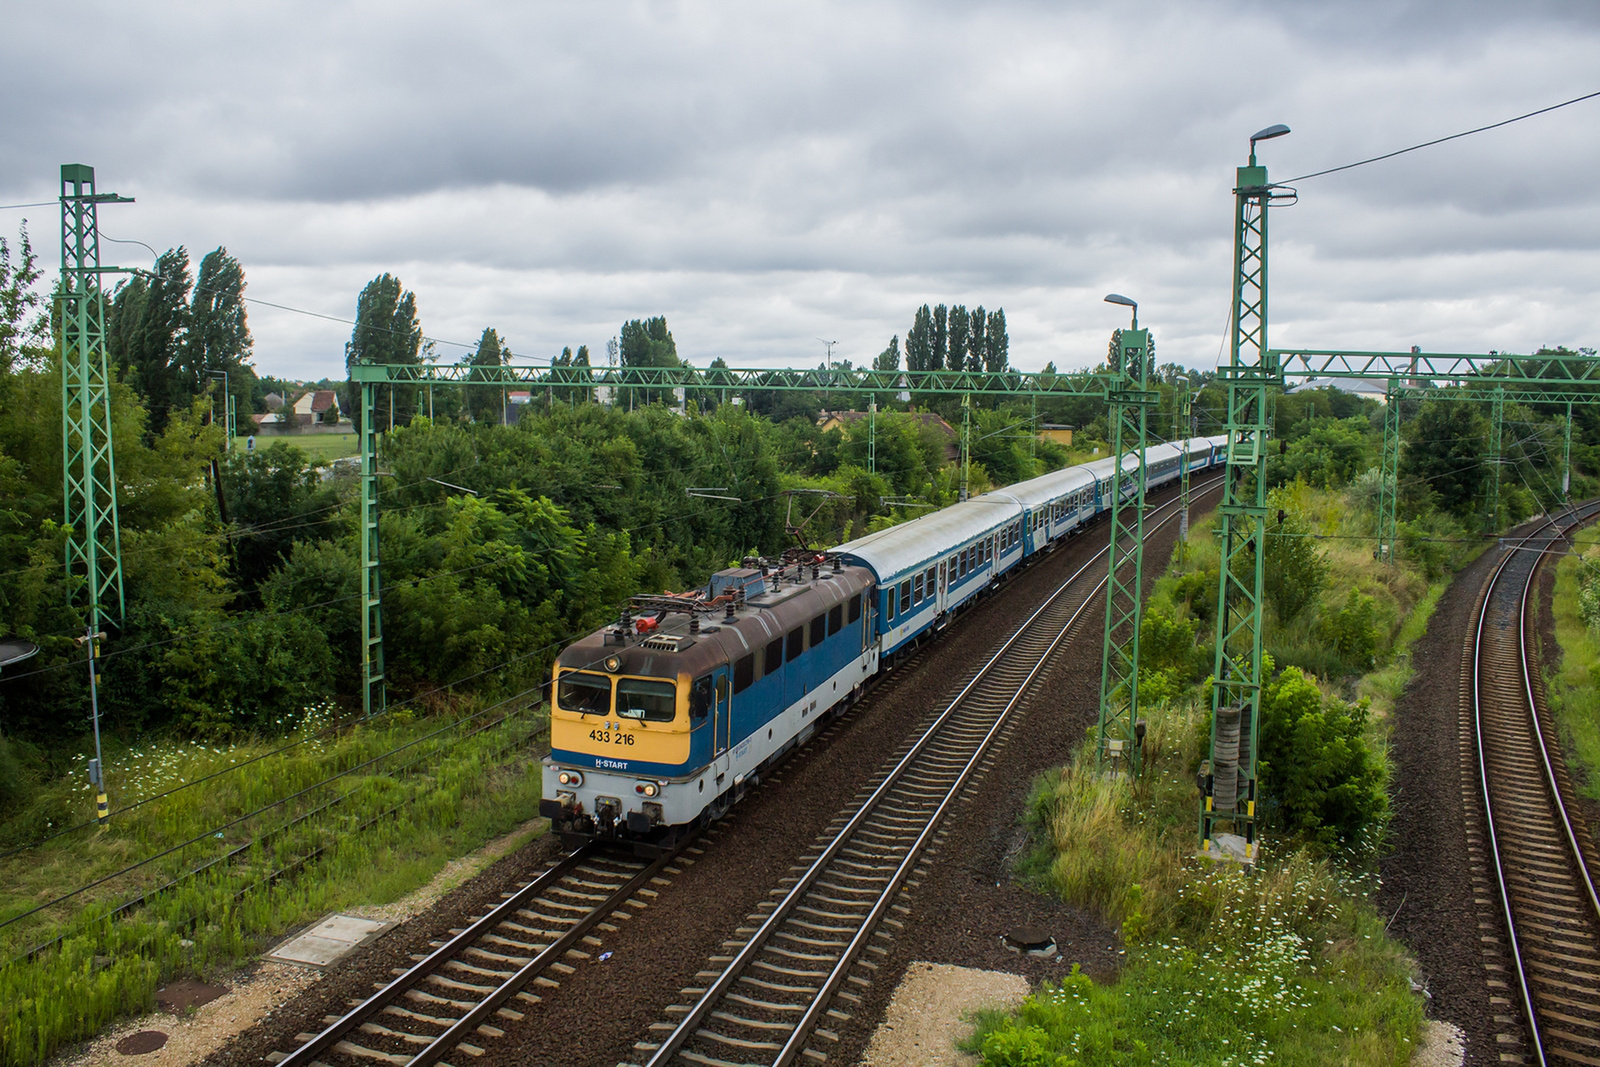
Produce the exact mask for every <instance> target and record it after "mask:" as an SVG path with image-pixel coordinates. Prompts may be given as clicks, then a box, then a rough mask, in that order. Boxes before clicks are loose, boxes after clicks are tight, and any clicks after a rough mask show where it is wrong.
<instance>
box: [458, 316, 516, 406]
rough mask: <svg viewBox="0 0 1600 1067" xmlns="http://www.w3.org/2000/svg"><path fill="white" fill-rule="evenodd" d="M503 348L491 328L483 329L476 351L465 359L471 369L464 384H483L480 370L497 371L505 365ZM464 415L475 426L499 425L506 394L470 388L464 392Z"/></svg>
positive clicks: (483, 387)
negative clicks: (478, 382) (492, 368)
mask: <svg viewBox="0 0 1600 1067" xmlns="http://www.w3.org/2000/svg"><path fill="white" fill-rule="evenodd" d="M505 356H506V352H505V346H504V344H503V343H502V342H501V340H500V334H499V333H498V332H496V330H495V328H494V327H493V326H485V327H484V328H483V335H482V336H480V337H479V338H478V347H477V349H475V350H474V351H473V353H472V355H470V356H468V357H467V363H468V364H469V365H470V366H471V367H472V368H473V369H472V370H471V371H468V372H467V381H469V382H471V381H484V380H486V379H487V378H488V376H487V375H484V374H481V373H480V372H479V371H478V369H477V368H479V367H499V366H502V365H503V364H504V363H505ZM466 394H467V396H466V399H467V414H469V415H471V416H472V420H473V421H474V422H499V421H501V419H502V418H503V417H504V415H505V390H504V389H498V388H494V387H491V386H487V385H472V386H468V387H467V390H466Z"/></svg>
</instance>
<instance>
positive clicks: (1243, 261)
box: [1200, 125, 1290, 863]
mask: <svg viewBox="0 0 1600 1067" xmlns="http://www.w3.org/2000/svg"><path fill="white" fill-rule="evenodd" d="M1288 132H1289V127H1287V126H1282V125H1278V126H1269V127H1267V128H1266V129H1264V130H1261V131H1260V132H1258V133H1256V134H1255V135H1254V136H1253V137H1251V138H1250V162H1249V164H1248V165H1246V166H1243V167H1240V168H1238V170H1237V172H1236V174H1235V183H1234V190H1233V202H1234V223H1233V262H1234V270H1233V315H1232V322H1233V336H1232V341H1231V344H1230V348H1229V358H1228V364H1227V366H1225V367H1223V368H1220V374H1221V377H1222V378H1223V384H1224V387H1225V388H1226V389H1227V391H1228V392H1227V395H1228V401H1227V402H1228V408H1227V423H1226V426H1227V435H1228V443H1227V450H1228V452H1227V473H1226V475H1225V476H1224V480H1223V490H1222V494H1223V495H1222V503H1221V504H1220V505H1219V506H1218V508H1217V510H1218V511H1219V512H1220V513H1221V517H1222V546H1221V548H1222V553H1221V556H1222V558H1221V566H1220V567H1219V568H1218V579H1217V629H1216V658H1215V660H1214V661H1213V664H1214V665H1213V671H1212V674H1213V677H1214V678H1215V679H1216V681H1215V684H1214V685H1213V687H1212V697H1211V707H1212V716H1211V759H1210V760H1209V761H1207V763H1206V764H1203V765H1202V766H1201V774H1202V789H1203V792H1204V795H1203V796H1202V798H1201V805H1200V848H1201V854H1202V855H1207V856H1218V855H1222V854H1225V853H1224V852H1223V850H1221V849H1220V848H1216V849H1214V848H1213V844H1214V839H1215V835H1216V826H1217V824H1219V823H1227V824H1230V825H1231V826H1232V828H1233V831H1234V833H1235V834H1236V835H1237V834H1239V832H1240V831H1243V834H1242V835H1241V836H1243V838H1244V848H1243V852H1244V857H1243V858H1244V860H1245V862H1247V863H1251V862H1254V861H1255V857H1256V840H1255V825H1256V750H1257V748H1258V745H1257V743H1256V741H1257V738H1258V737H1259V736H1260V732H1259V731H1260V718H1261V636H1262V635H1261V591H1262V585H1263V579H1264V577H1265V567H1266V548H1267V417H1268V400H1269V398H1270V395H1271V393H1270V386H1271V385H1273V384H1274V383H1275V382H1277V381H1278V379H1279V375H1278V367H1277V363H1276V359H1275V357H1273V355H1272V354H1271V353H1270V352H1269V350H1268V348H1267V208H1268V206H1269V205H1270V203H1271V201H1272V199H1273V196H1274V192H1273V189H1272V185H1271V183H1270V182H1269V181H1268V180H1267V168H1266V167H1262V166H1258V165H1257V164H1256V142H1257V141H1265V140H1268V139H1270V138H1273V137H1281V136H1283V135H1284V134H1286V133H1288ZM1281 195H1285V196H1287V195H1290V194H1289V193H1287V192H1286V193H1283V194H1281Z"/></svg>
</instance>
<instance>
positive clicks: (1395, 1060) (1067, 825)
mask: <svg viewBox="0 0 1600 1067" xmlns="http://www.w3.org/2000/svg"><path fill="white" fill-rule="evenodd" d="M1204 718H1205V716H1204V713H1203V711H1202V710H1201V708H1200V706H1199V705H1198V704H1197V703H1195V702H1187V703H1184V704H1181V705H1179V706H1176V707H1171V708H1167V709H1165V710H1164V712H1163V715H1162V716H1161V718H1160V719H1158V720H1156V722H1157V724H1158V725H1155V726H1154V727H1153V728H1152V732H1151V734H1150V735H1149V736H1148V737H1147V741H1149V743H1150V747H1149V749H1148V760H1147V764H1146V767H1147V770H1146V774H1145V776H1144V778H1143V779H1142V780H1140V781H1139V782H1138V783H1133V782H1130V781H1128V780H1126V779H1121V778H1108V777H1105V776H1103V775H1101V774H1099V773H1098V772H1097V771H1096V769H1095V760H1094V749H1093V747H1092V745H1088V744H1086V745H1085V746H1084V747H1083V748H1082V749H1081V750H1080V752H1079V753H1078V757H1077V759H1076V760H1075V761H1074V762H1073V764H1072V765H1071V766H1069V767H1065V768H1060V769H1058V770H1056V771H1053V772H1050V773H1049V774H1047V775H1045V776H1044V777H1043V778H1041V779H1040V781H1039V782H1038V783H1037V784H1036V786H1035V790H1034V794H1033V799H1032V803H1031V805H1030V809H1029V815H1028V819H1029V823H1030V826H1031V828H1032V831H1033V834H1034V840H1035V843H1036V850H1035V852H1034V854H1033V856H1032V857H1031V860H1030V864H1029V869H1030V870H1031V872H1032V875H1033V877H1034V879H1035V880H1037V881H1039V882H1041V883H1042V884H1043V885H1044V886H1046V887H1047V888H1049V889H1051V890H1052V891H1054V892H1057V893H1059V894H1060V895H1061V896H1063V897H1064V898H1066V899H1068V900H1071V901H1074V902H1075V903H1079V904H1082V905H1084V906H1086V907H1089V908H1090V909H1091V910H1093V911H1094V912H1096V913H1097V914H1098V915H1100V916H1101V917H1103V918H1104V919H1105V920H1106V921H1107V922H1108V923H1110V924H1111V925H1113V926H1115V927H1117V928H1118V929H1119V930H1120V931H1121V933H1122V936H1123V940H1124V943H1125V944H1126V946H1127V952H1128V957H1127V963H1126V966H1125V967H1124V969H1123V971H1122V973H1121V974H1120V975H1119V977H1118V979H1117V981H1116V982H1114V983H1111V984H1108V985H1097V984H1095V983H1094V982H1092V981H1090V980H1089V979H1088V978H1087V977H1086V976H1084V975H1081V974H1076V973H1075V974H1073V975H1072V976H1070V977H1068V978H1066V979H1065V980H1063V981H1062V982H1060V983H1048V982H1047V983H1045V984H1044V985H1043V986H1042V987H1041V988H1040V989H1039V990H1037V991H1036V992H1035V993H1034V994H1033V995H1032V996H1030V997H1029V998H1028V999H1027V1000H1026V1001H1025V1002H1024V1004H1023V1006H1022V1008H1021V1009H1020V1010H1019V1011H1018V1012H1016V1013H1015V1014H1006V1013H989V1014H986V1015H984V1016H982V1017H980V1021H979V1027H978V1031H977V1034H976V1035H975V1036H974V1038H973V1040H972V1043H971V1047H973V1048H974V1049H975V1050H978V1051H981V1052H982V1053H983V1056H984V1063H985V1064H988V1065H991V1067H1033V1065H1035V1064H1049V1065H1052V1067H1054V1065H1056V1064H1074V1065H1089V1064H1119V1065H1120V1064H1169V1063H1186V1064H1196V1065H1199V1064H1208V1065H1218V1067H1222V1065H1234V1064H1265V1063H1281V1064H1295V1065H1306V1067H1312V1065H1318V1067H1320V1065H1322V1064H1327V1063H1354V1064H1394V1065H1400V1064H1404V1063H1407V1062H1409V1060H1410V1057H1411V1052H1412V1049H1413V1047H1414V1045H1413V1043H1414V1042H1415V1040H1416V1037H1417V1033H1418V1031H1419V1029H1420V1027H1421V1023H1422V1007H1421V1003H1420V1002H1419V1001H1418V999H1417V998H1416V997H1415V996H1414V995H1413V994H1412V992H1411V979H1412V968H1411V964H1410V962H1409V961H1408V960H1407V959H1406V958H1405V956H1404V954H1403V952H1402V951H1401V949H1400V947H1399V946H1398V945H1396V944H1394V943H1393V942H1391V941H1389V940H1388V939H1387V938H1386V937H1385V936H1384V931H1383V924H1382V921H1381V919H1380V918H1379V917H1378V915H1377V914H1376V912H1375V911H1374V910H1373V908H1372V907H1371V905H1370V903H1369V902H1368V895H1369V893H1370V891H1371V889H1372V888H1373V886H1372V882H1371V879H1370V877H1369V876H1366V875H1362V874H1359V873H1351V872H1349V871H1347V870H1344V869H1342V868H1341V867H1339V866H1338V865H1336V864H1334V863H1332V862H1330V861H1328V860H1325V859H1319V858H1316V857H1314V856H1312V855H1311V854H1310V853H1308V852H1305V851H1301V850H1288V851H1279V852H1274V851H1273V850H1272V849H1271V848H1270V847H1268V848H1265V849H1264V851H1263V853H1262V855H1261V858H1260V860H1259V862H1258V863H1257V864H1256V865H1255V866H1253V867H1249V868H1245V867H1240V866H1237V865H1232V864H1215V863H1212V862H1211V861H1208V860H1202V859H1199V858H1198V857H1197V856H1196V855H1195V826H1194V778H1193V770H1192V768H1193V764H1194V762H1196V761H1197V759H1198V752H1199V740H1198V739H1199V737H1200V728H1201V725H1202V723H1203V722H1204Z"/></svg>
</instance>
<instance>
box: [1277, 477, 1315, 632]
mask: <svg viewBox="0 0 1600 1067" xmlns="http://www.w3.org/2000/svg"><path fill="white" fill-rule="evenodd" d="M1289 504H1290V500H1289V498H1288V496H1287V494H1286V493H1285V492H1284V491H1283V490H1278V491H1275V492H1274V493H1273V494H1272V496H1271V497H1269V498H1268V506H1269V507H1275V508H1281V509H1283V511H1284V519H1283V521H1282V522H1275V521H1269V522H1268V524H1267V559H1266V573H1265V575H1264V576H1263V580H1262V586H1263V590H1262V591H1263V592H1264V593H1265V594H1266V597H1267V600H1268V602H1270V603H1271V604H1272V607H1273V609H1274V610H1275V611H1277V613H1278V618H1279V619H1281V620H1283V621H1284V622H1288V621H1289V620H1291V619H1293V618H1295V617H1296V616H1297V615H1299V614H1300V613H1301V612H1302V611H1304V610H1305V609H1306V608H1308V607H1310V606H1311V605H1312V604H1314V603H1316V601H1317V597H1319V596H1321V595H1322V586H1323V583H1325V582H1326V581H1327V580H1328V563H1327V561H1326V560H1325V559H1323V558H1322V553H1320V552H1318V551H1317V545H1316V542H1315V541H1314V540H1312V538H1311V527H1310V525H1309V524H1308V523H1307V522H1306V521H1305V519H1304V518H1303V517H1302V516H1301V515H1300V514H1299V513H1298V512H1297V511H1295V510H1292V508H1291V507H1290V506H1289Z"/></svg>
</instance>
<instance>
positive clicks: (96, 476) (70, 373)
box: [56, 163, 133, 633]
mask: <svg viewBox="0 0 1600 1067" xmlns="http://www.w3.org/2000/svg"><path fill="white" fill-rule="evenodd" d="M132 202H133V200H132V198H131V197H126V196H118V195H117V194H116V193H100V192H96V191H95V184H94V168H93V167H89V166H85V165H84V164H82V163H64V164H62V166H61V284H60V287H59V288H58V289H57V291H56V300H57V302H58V307H59V313H58V322H59V327H58V328H59V340H60V343H61V479H62V510H63V521H64V522H65V523H66V525H67V527H68V530H69V533H68V536H67V551H66V563H67V573H68V574H69V575H70V574H81V575H82V576H83V580H84V584H83V590H84V595H85V596H86V597H87V598H88V606H89V619H90V628H91V630H92V631H93V632H95V633H99V632H100V624H101V620H102V618H103V617H104V616H106V615H110V616H112V617H114V618H115V619H116V621H117V622H118V623H121V622H122V616H123V610H124V599H123V592H122V529H121V526H120V525H119V523H118V521H117V464H116V457H115V455H114V454H113V449H112V442H111V380H110V376H109V374H108V373H107V369H106V311H105V302H104V300H103V298H102V295H101V294H102V289H103V287H102V285H101V282H100V279H101V276H103V275H106V274H126V273H128V271H127V269H126V268H123V267H103V266H101V265H100V229H99V225H98V209H99V206H100V205H101V204H131V203H132Z"/></svg>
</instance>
